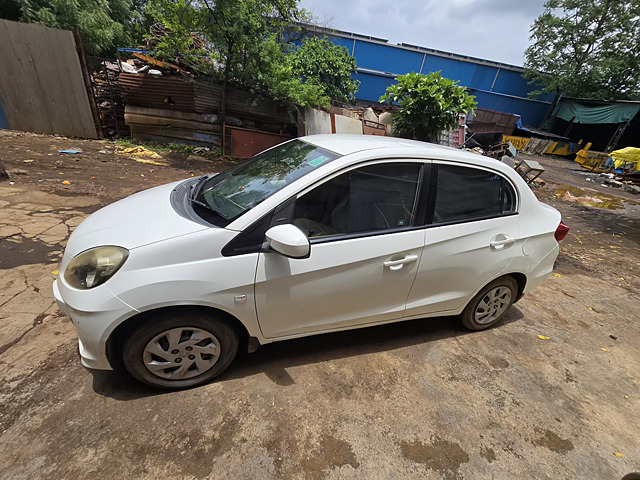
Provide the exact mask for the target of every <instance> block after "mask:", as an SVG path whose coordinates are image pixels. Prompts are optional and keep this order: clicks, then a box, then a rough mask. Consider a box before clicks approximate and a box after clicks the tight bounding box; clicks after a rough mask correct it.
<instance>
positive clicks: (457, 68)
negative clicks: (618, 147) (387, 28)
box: [329, 32, 553, 127]
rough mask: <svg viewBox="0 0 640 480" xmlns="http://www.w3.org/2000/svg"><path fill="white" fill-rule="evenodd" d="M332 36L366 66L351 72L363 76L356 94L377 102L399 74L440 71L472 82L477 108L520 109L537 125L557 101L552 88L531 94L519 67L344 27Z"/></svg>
mask: <svg viewBox="0 0 640 480" xmlns="http://www.w3.org/2000/svg"><path fill="white" fill-rule="evenodd" d="M329 40H331V41H332V42H333V43H335V44H337V45H341V46H344V47H345V48H346V49H347V50H348V51H349V53H353V56H354V57H355V59H356V64H357V66H358V68H360V69H366V70H367V71H359V72H358V73H356V74H354V75H353V76H354V78H355V79H357V80H360V90H359V91H358V93H357V94H356V97H357V98H358V99H360V100H368V101H375V102H377V101H378V99H379V98H380V96H382V95H383V94H384V92H385V90H386V88H387V87H388V86H389V85H392V84H394V83H395V80H394V77H395V75H402V74H405V73H409V72H421V73H424V74H427V73H430V72H437V71H441V72H442V76H444V77H447V78H451V79H452V80H457V81H459V82H460V85H462V86H465V87H467V88H469V90H470V91H471V93H472V94H473V95H475V96H476V97H477V98H476V101H477V102H478V107H479V108H486V109H489V110H495V111H498V112H506V113H514V114H517V115H520V116H521V117H522V123H523V124H525V125H530V126H533V127H538V126H539V124H540V122H541V121H542V119H543V118H544V116H545V114H546V112H547V110H548V109H549V107H550V106H551V102H552V101H553V94H546V95H542V96H540V97H538V99H537V100H530V99H528V98H527V95H528V93H529V92H530V91H532V90H533V88H532V87H531V86H530V85H529V83H528V81H527V80H526V79H525V78H523V76H522V71H521V69H519V68H518V67H513V66H510V65H505V64H500V63H497V62H490V61H484V60H480V59H473V58H468V57H463V56H460V55H454V54H450V55H449V54H446V53H444V52H442V54H443V55H444V56H441V55H436V54H434V53H433V51H431V52H430V51H427V50H426V49H425V50H424V51H423V50H421V49H419V48H411V47H404V46H400V45H392V44H385V43H381V42H379V41H374V40H369V39H367V38H361V37H360V36H353V37H351V36H350V34H348V33H346V32H345V36H340V35H330V36H329ZM369 70H372V71H369Z"/></svg>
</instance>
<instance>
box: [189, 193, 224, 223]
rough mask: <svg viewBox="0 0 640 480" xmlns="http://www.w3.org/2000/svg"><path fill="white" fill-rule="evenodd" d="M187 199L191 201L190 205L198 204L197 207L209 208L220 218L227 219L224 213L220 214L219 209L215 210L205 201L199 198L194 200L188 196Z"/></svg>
mask: <svg viewBox="0 0 640 480" xmlns="http://www.w3.org/2000/svg"><path fill="white" fill-rule="evenodd" d="M189 201H190V202H191V204H192V205H198V206H199V207H202V208H204V209H206V210H209V211H210V212H212V213H215V214H216V215H217V216H219V217H220V218H222V219H224V220H228V219H227V218H226V217H225V216H224V215H222V214H221V213H220V212H219V211H217V210H216V209H215V208H213V207H212V206H211V205H209V204H207V203H205V202H201V201H200V200H196V199H195V198H190V199H189Z"/></svg>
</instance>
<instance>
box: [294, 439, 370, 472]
mask: <svg viewBox="0 0 640 480" xmlns="http://www.w3.org/2000/svg"><path fill="white" fill-rule="evenodd" d="M343 465H351V466H352V467H353V468H358V467H359V466H360V464H359V463H358V460H356V456H355V455H354V454H353V451H352V450H351V445H349V444H348V443H347V442H345V441H344V440H341V439H339V438H335V437H333V436H331V435H327V434H324V435H322V437H320V441H319V442H318V447H317V448H316V449H314V450H313V452H312V454H311V455H310V456H309V458H307V459H304V460H303V461H302V468H303V469H304V471H306V472H309V473H310V474H312V475H313V474H319V473H322V471H323V470H325V469H327V468H330V467H340V466H343Z"/></svg>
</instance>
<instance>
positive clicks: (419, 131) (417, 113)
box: [380, 72, 477, 142]
mask: <svg viewBox="0 0 640 480" xmlns="http://www.w3.org/2000/svg"><path fill="white" fill-rule="evenodd" d="M396 80H397V82H398V83H396V84H395V85H391V86H389V87H387V92H386V93H385V94H384V95H383V96H382V97H380V101H381V102H393V103H397V104H398V105H399V106H400V111H399V112H398V113H396V114H395V115H394V116H393V121H392V122H393V126H394V127H395V132H396V135H398V136H400V137H404V138H411V139H415V140H427V141H432V142H433V141H436V139H437V135H438V134H439V133H440V132H441V131H447V130H452V129H453V128H455V127H456V125H458V124H459V121H458V115H460V114H461V113H469V112H470V111H472V110H473V109H474V108H475V107H476V105H477V103H476V102H475V101H474V98H476V97H474V96H472V95H469V94H468V92H467V89H466V88H465V87H461V86H459V85H458V82H455V81H453V80H450V79H448V78H444V77H443V76H442V75H440V72H432V73H430V74H429V75H421V74H419V73H414V72H411V73H407V74H406V75H399V76H398V77H397V78H396Z"/></svg>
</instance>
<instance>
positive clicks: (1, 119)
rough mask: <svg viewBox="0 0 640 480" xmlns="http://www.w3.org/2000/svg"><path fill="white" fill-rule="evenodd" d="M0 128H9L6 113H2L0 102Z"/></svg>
mask: <svg viewBox="0 0 640 480" xmlns="http://www.w3.org/2000/svg"><path fill="white" fill-rule="evenodd" d="M0 128H2V129H4V130H9V120H7V115H6V114H5V113H4V108H2V103H0Z"/></svg>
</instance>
